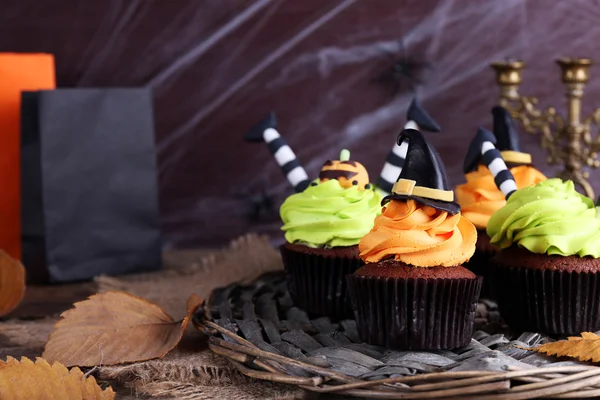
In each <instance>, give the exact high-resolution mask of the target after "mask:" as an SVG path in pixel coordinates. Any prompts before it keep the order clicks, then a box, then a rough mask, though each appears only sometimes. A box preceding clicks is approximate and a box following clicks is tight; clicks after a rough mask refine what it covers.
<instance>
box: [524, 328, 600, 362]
mask: <svg viewBox="0 0 600 400" xmlns="http://www.w3.org/2000/svg"><path fill="white" fill-rule="evenodd" d="M528 350H533V351H537V352H539V353H544V354H547V355H549V356H557V357H571V358H576V359H578V360H579V361H593V362H600V336H598V335H596V334H594V333H592V332H582V333H581V337H577V336H571V337H568V338H567V340H559V341H557V342H552V343H545V344H542V345H539V346H538V347H535V348H532V349H528Z"/></svg>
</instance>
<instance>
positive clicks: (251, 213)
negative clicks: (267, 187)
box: [236, 192, 277, 222]
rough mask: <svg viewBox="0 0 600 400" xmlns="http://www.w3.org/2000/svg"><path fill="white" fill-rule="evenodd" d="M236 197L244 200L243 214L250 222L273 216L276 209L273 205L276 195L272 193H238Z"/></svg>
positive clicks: (275, 213) (275, 214)
mask: <svg viewBox="0 0 600 400" xmlns="http://www.w3.org/2000/svg"><path fill="white" fill-rule="evenodd" d="M236 197H238V198H242V199H244V201H245V202H246V207H245V212H244V216H245V217H247V218H248V219H249V220H250V221H252V222H257V221H263V220H265V219H271V218H275V217H276V216H277V209H276V207H275V203H276V197H275V195H274V194H271V193H267V192H261V193H239V194H237V195H236Z"/></svg>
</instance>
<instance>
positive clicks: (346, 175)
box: [280, 151, 381, 319]
mask: <svg viewBox="0 0 600 400" xmlns="http://www.w3.org/2000/svg"><path fill="white" fill-rule="evenodd" d="M380 202H381V196H380V195H379V194H378V193H376V192H375V190H374V188H373V186H372V185H371V184H370V183H369V175H368V173H367V171H366V170H365V168H364V167H363V166H362V165H361V164H360V163H358V162H356V161H352V160H350V159H349V153H348V152H347V151H342V154H341V155H340V160H332V161H327V162H325V164H324V165H323V168H322V170H321V173H320V174H319V179H318V180H315V181H313V182H311V184H310V185H309V186H308V187H307V188H306V189H305V190H304V191H303V192H300V193H296V194H293V195H291V196H290V197H288V198H287V199H286V200H285V201H284V203H283V204H282V206H281V209H280V215H281V219H282V221H283V223H284V225H283V226H282V228H281V229H282V230H283V231H284V232H285V238H286V243H285V244H284V245H282V246H281V248H280V250H281V255H282V257H283V264H284V267H285V270H286V273H287V278H288V285H289V289H290V294H291V296H292V299H293V300H294V303H295V304H296V305H297V306H298V307H300V308H302V309H303V310H305V311H307V312H308V313H309V314H311V315H313V316H328V317H330V318H333V319H342V318H346V317H351V316H352V309H351V306H350V304H349V302H348V299H347V297H346V296H347V295H346V280H345V276H346V275H348V274H351V273H353V272H354V271H355V270H357V269H358V268H359V267H360V266H362V265H363V262H362V260H361V259H360V258H359V257H358V242H359V241H360V239H361V238H362V237H363V236H364V235H365V234H367V233H368V232H369V231H370V230H371V228H372V227H373V223H374V220H375V217H376V216H377V215H378V214H379V213H380V212H381V206H380Z"/></svg>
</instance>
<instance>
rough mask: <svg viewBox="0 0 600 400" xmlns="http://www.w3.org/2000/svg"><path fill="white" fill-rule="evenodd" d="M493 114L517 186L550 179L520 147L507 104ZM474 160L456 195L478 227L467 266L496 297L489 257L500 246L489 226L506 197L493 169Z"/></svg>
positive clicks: (486, 293)
mask: <svg viewBox="0 0 600 400" xmlns="http://www.w3.org/2000/svg"><path fill="white" fill-rule="evenodd" d="M492 115H493V117H494V132H493V133H494V136H495V138H496V148H497V149H498V150H499V151H500V154H501V155H502V158H503V159H504V161H505V162H506V165H507V166H508V167H509V168H510V172H511V173H512V175H513V177H514V180H515V182H516V184H517V188H518V189H522V188H525V187H529V186H535V185H537V184H538V183H540V182H542V181H544V180H546V177H545V176H544V174H542V173H541V172H540V171H538V170H537V169H536V168H535V167H534V166H533V165H532V160H531V155H530V154H528V153H523V152H521V151H520V147H519V133H518V132H517V130H516V128H515V126H514V122H513V120H512V118H511V116H510V113H509V112H508V111H507V110H506V109H505V108H502V107H499V106H496V107H494V108H493V109H492ZM472 161H473V160H470V159H469V157H468V156H467V157H466V158H465V164H464V172H465V178H466V180H467V182H466V183H464V184H462V185H458V186H457V187H456V198H457V202H458V204H460V207H461V211H462V214H463V216H464V217H465V218H467V219H468V220H469V221H471V222H472V223H473V225H475V227H476V228H477V245H476V247H475V254H474V255H473V257H472V258H471V260H470V261H469V262H468V263H467V264H466V265H465V266H466V267H467V268H469V269H470V270H471V271H473V272H474V273H475V274H477V275H481V276H484V277H485V278H486V280H485V281H484V286H483V289H482V296H484V297H495V296H493V295H492V293H491V282H490V279H489V277H488V276H487V271H488V270H489V268H488V266H489V261H490V259H491V258H492V257H493V256H494V254H496V253H497V252H498V249H497V248H496V247H495V246H494V245H492V244H491V243H490V237H489V236H488V234H487V233H486V228H487V225H488V221H489V219H490V217H491V216H492V214H494V213H495V212H496V211H498V210H499V209H500V208H502V207H504V205H505V204H506V199H505V196H504V194H503V193H502V192H501V191H500V189H498V187H497V186H496V183H495V181H494V176H493V175H492V173H491V172H490V170H489V169H488V168H487V167H486V166H485V165H483V164H482V163H481V160H476V161H475V162H472Z"/></svg>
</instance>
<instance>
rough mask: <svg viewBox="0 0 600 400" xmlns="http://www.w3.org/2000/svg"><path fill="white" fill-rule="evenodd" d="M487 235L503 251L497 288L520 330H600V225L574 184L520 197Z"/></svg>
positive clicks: (506, 314)
mask: <svg viewBox="0 0 600 400" xmlns="http://www.w3.org/2000/svg"><path fill="white" fill-rule="evenodd" d="M487 233H488V235H489V236H490V241H491V243H492V244H493V245H495V246H497V247H499V248H500V249H502V250H501V251H499V252H498V254H497V255H496V256H494V258H493V259H492V263H491V268H492V276H493V284H494V286H495V287H496V292H497V295H498V305H499V308H500V312H501V314H502V316H503V318H504V319H505V321H506V322H507V323H508V324H509V325H510V327H511V328H512V329H513V330H515V331H534V332H543V333H547V334H551V335H572V334H578V333H580V332H584V331H597V330H599V329H600V220H598V218H597V210H596V208H595V206H594V203H593V201H592V200H591V199H590V198H588V197H586V196H583V195H581V194H579V193H577V192H576V191H575V187H574V185H573V182H571V181H566V182H563V181H562V180H560V179H549V180H547V181H544V182H541V183H539V184H537V185H536V186H533V187H529V188H524V189H520V190H518V191H516V192H515V193H514V194H513V195H512V196H511V197H510V198H509V199H508V201H507V203H506V205H505V206H504V207H502V208H501V209H499V210H498V211H497V212H496V213H494V214H493V215H492V217H491V218H490V220H489V223H488V227H487Z"/></svg>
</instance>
